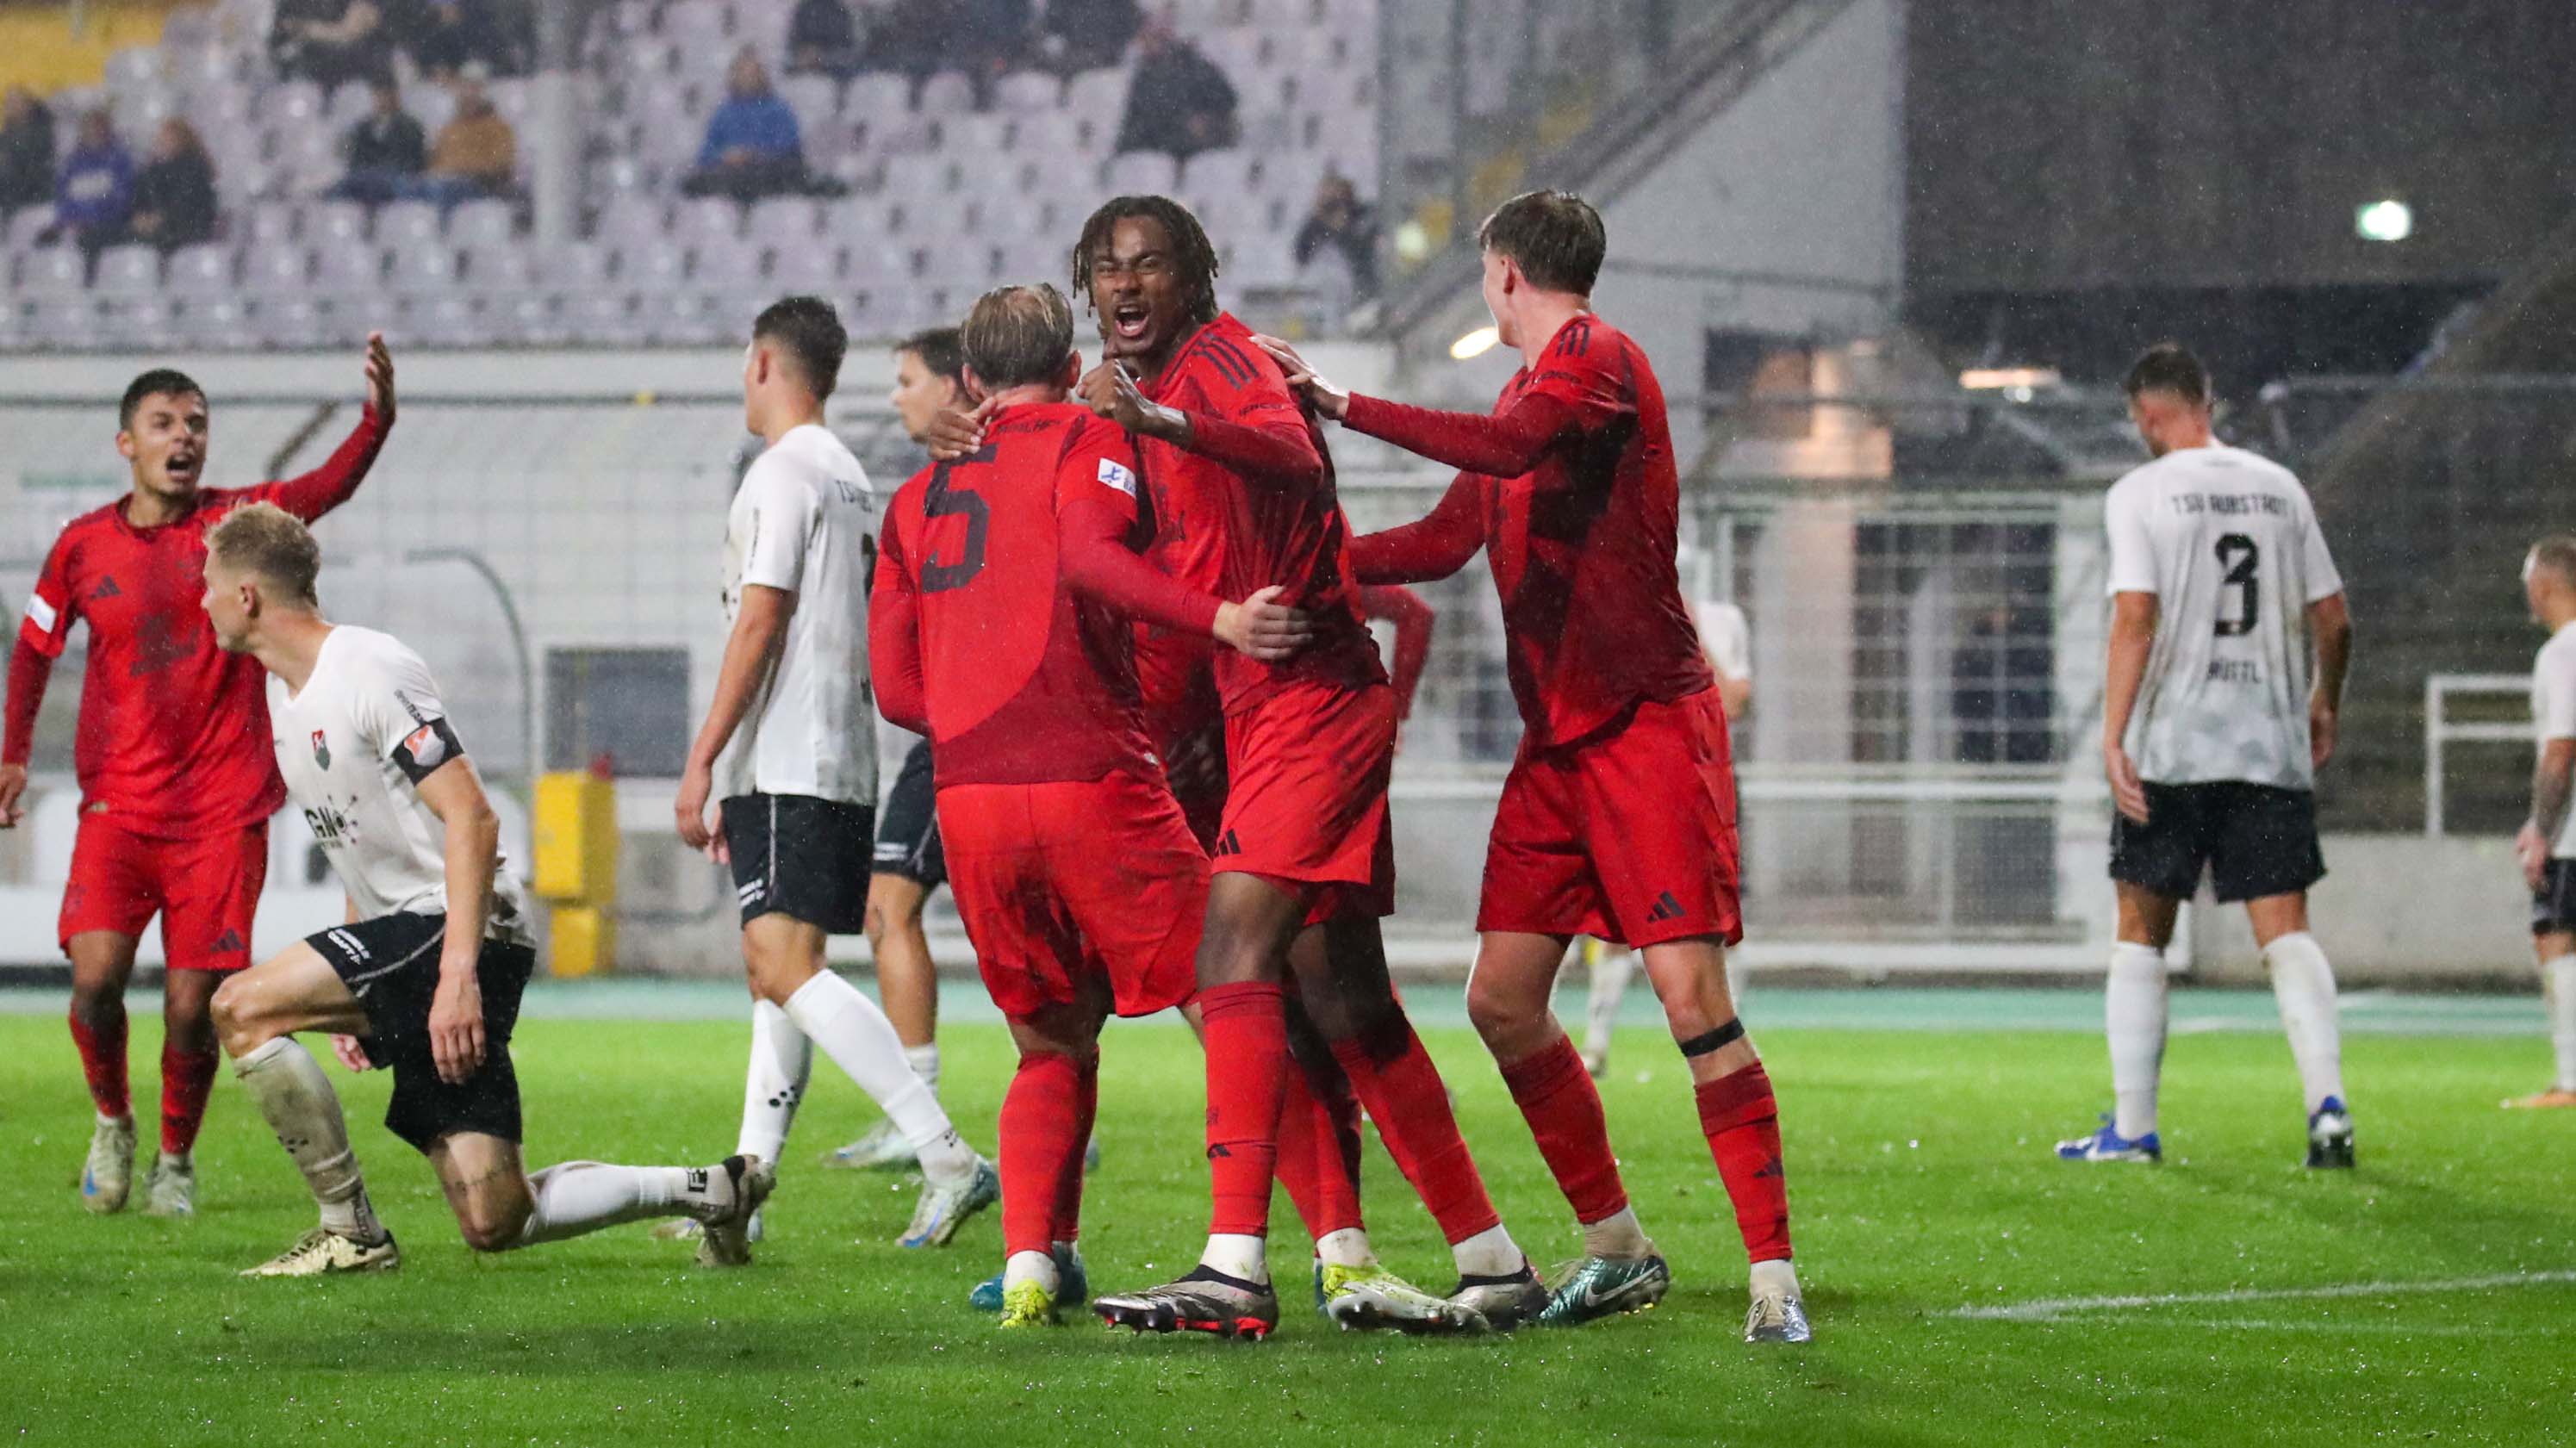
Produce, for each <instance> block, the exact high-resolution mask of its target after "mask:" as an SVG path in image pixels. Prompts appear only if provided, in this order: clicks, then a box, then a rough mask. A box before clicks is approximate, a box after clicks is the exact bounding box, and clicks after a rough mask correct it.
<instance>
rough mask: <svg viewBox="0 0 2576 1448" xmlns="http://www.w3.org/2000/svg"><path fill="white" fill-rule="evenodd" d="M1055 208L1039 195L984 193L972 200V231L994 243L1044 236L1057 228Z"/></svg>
mask: <svg viewBox="0 0 2576 1448" xmlns="http://www.w3.org/2000/svg"><path fill="white" fill-rule="evenodd" d="M1057 229H1058V227H1057V225H1056V218H1055V208H1054V206H1053V205H1052V204H1051V203H1050V202H1048V201H1047V199H1046V198H1045V197H1043V196H1037V195H1031V194H1029V193H1027V192H1022V193H1020V194H1018V195H1015V196H995V195H985V196H981V197H978V198H976V201H975V234H976V235H978V236H984V237H990V238H991V239H992V240H994V241H997V242H1006V243H1007V242H1014V241H1018V240H1020V239H1021V238H1023V237H1030V236H1045V235H1049V234H1050V233H1052V232H1053V231H1055V230H1057Z"/></svg>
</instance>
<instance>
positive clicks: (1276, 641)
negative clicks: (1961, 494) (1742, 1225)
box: [1216, 583, 1315, 663]
mask: <svg viewBox="0 0 2576 1448" xmlns="http://www.w3.org/2000/svg"><path fill="white" fill-rule="evenodd" d="M1286 591H1287V590H1286V589H1285V588H1284V587H1283V586H1282V585H1279V584H1276V583H1274V584H1272V585H1270V586H1269V587H1268V588H1265V589H1262V590H1261V591H1260V592H1258V593H1255V594H1254V595H1252V596H1251V597H1250V598H1247V599H1245V600H1244V601H1243V602H1241V603H1226V604H1219V605H1218V606H1217V611H1216V636H1217V638H1218V639H1219V640H1221V641H1222V642H1224V643H1225V644H1226V646H1227V647H1229V648H1232V649H1234V650H1235V651H1236V652H1238V653H1241V654H1244V655H1246V656H1248V657H1251V658H1256V659H1259V660H1261V661H1262V662H1264V663H1277V662H1279V661H1280V660H1281V659H1286V658H1292V657H1294V656H1295V655H1296V653H1297V651H1298V650H1300V649H1302V648H1304V647H1305V646H1306V645H1307V644H1308V643H1309V642H1311V641H1313V639H1314V637H1315V623H1314V620H1313V618H1311V617H1310V616H1308V615H1307V614H1305V613H1304V612H1302V611H1300V610H1298V609H1294V608H1291V607H1289V606H1288V605H1286V604H1284V603H1281V602H1279V595H1280V594H1282V593H1284V592H1286Z"/></svg>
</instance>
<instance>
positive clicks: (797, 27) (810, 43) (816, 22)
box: [787, 0, 859, 80]
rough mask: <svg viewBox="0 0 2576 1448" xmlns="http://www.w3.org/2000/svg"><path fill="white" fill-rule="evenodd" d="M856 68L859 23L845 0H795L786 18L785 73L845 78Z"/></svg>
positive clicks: (857, 64) (857, 65)
mask: <svg viewBox="0 0 2576 1448" xmlns="http://www.w3.org/2000/svg"><path fill="white" fill-rule="evenodd" d="M858 68H859V22H858V18H857V17H856V16H853V15H852V14H850V6H849V0H796V13H795V14H793V15H791V16H789V17H788V19H787V73H788V74H789V75H801V74H815V73H819V74H822V75H828V76H830V77H832V78H833V79H834V80H848V79H849V78H850V76H851V75H852V74H853V73H854V72H856V71H857V70H858Z"/></svg>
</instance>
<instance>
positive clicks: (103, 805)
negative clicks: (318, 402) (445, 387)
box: [0, 408, 385, 839]
mask: <svg viewBox="0 0 2576 1448" xmlns="http://www.w3.org/2000/svg"><path fill="white" fill-rule="evenodd" d="M384 438H385V427H384V424H383V423H382V422H381V421H379V420H378V418H377V416H376V413H375V409H373V408H369V409H367V411H366V413H365V415H364V416H363V417H361V418H360V419H359V421H358V426H357V429H356V431H354V432H352V433H350V434H349V437H348V440H347V441H345V442H343V443H341V444H340V446H339V449H338V450H337V451H335V452H333V453H332V454H331V457H330V459H329V460H328V461H326V462H325V463H323V465H322V466H321V467H319V468H317V469H315V470H314V471H312V472H310V473H306V474H305V475H303V476H302V477H299V478H295V479H292V480H290V481H287V482H281V483H262V484H260V485H259V486H257V487H251V488H203V489H200V490H199V491H198V493H197V496H196V501H195V504H194V506H193V507H192V508H191V509H190V510H189V512H188V514H187V516H185V517H183V518H179V519H177V520H175V521H172V522H168V523H162V524H157V525H155V526H153V527H150V528H138V527H136V526H135V525H134V524H132V523H130V522H128V521H126V517H125V500H124V499H121V498H120V499H118V500H117V501H116V502H113V503H110V504H108V505H107V506H106V507H104V508H100V509H97V510H96V511H94V512H89V513H84V514H82V515H81V516H80V517H78V518H75V519H73V520H72V521H71V524H70V526H68V527H66V528H64V529H63V532H62V536H61V537H59V538H57V539H55V540H54V547H53V551H52V552H50V553H48V554H46V555H45V566H44V571H43V572H42V573H41V574H39V575H38V576H37V579H36V588H35V592H34V593H33V594H32V595H30V596H29V598H28V600H27V615H26V618H25V619H24V620H23V621H22V622H21V623H20V624H19V626H18V644H17V649H16V651H15V653H14V654H13V656H12V657H11V659H10V667H9V707H8V720H7V730H6V739H5V741H0V759H5V760H6V761H8V762H9V763H13V764H24V763H25V762H26V761H27V758H28V755H29V753H30V752H31V751H32V749H33V746H34V742H35V719H36V707H37V705H38V703H39V702H40V701H41V700H42V699H43V696H44V688H45V680H46V678H47V676H48V675H49V674H50V672H51V670H52V668H53V661H54V660H55V659H57V658H59V657H61V656H62V652H63V646H64V645H65V644H66V643H68V642H69V641H70V638H71V630H72V624H73V622H74V621H76V620H86V621H87V622H88V624H89V667H88V670H87V672H86V673H85V674H84V675H83V676H82V679H81V702H80V733H79V736H78V739H77V740H76V742H75V743H74V745H73V751H72V762H73V768H74V771H75V772H76V773H77V774H78V775H79V778H80V787H81V811H82V813H83V814H89V813H93V812H98V813H105V814H107V815H108V816H110V817H111V818H113V819H114V820H115V821H116V823H117V825H118V826H119V827H120V828H122V829H125V830H127V831H130V832H132V833H135V834H140V835H149V836H155V837H159V838H165V839H192V838H196V837H199V836H203V835H209V834H213V833H216V832H219V831H223V830H232V829H240V828H242V827H243V826H245V825H248V824H251V823H253V822H254V821H258V820H264V819H266V818H268V817H269V816H270V815H272V814H275V813H276V812H277V809H278V807H279V806H280V805H283V804H284V803H285V802H286V785H285V783H284V781H282V780H280V779H279V778H278V774H277V760H276V757H275V756H276V751H275V749H274V748H273V745H272V741H271V740H270V738H269V729H268V680H267V676H266V675H265V674H264V673H263V672H262V671H261V669H260V666H259V661H258V660H257V659H254V658H252V657H251V656H249V655H248V654H228V653H225V652H224V651H223V650H222V649H220V648H218V647H216V645H215V631H214V626H213V625H212V624H211V623H209V622H208V621H207V619H206V610H205V606H204V599H205V595H206V583H205V576H204V570H205V566H206V530H207V529H209V528H211V527H213V526H214V525H215V524H216V523H217V522H218V521H220V520H221V519H222V518H223V516H224V515H225V514H227V513H229V512H231V511H232V510H233V509H235V508H238V507H240V506H242V505H243V504H245V503H275V504H276V505H278V506H279V507H281V508H284V509H285V510H286V511H288V512H290V513H293V514H294V515H295V516H297V517H299V518H301V519H303V520H304V521H306V522H308V523H309V522H312V521H313V520H315V519H317V518H319V517H321V516H322V515H323V514H325V513H327V512H329V511H331V510H332V509H333V508H336V507H338V506H339V505H340V504H341V503H343V502H345V501H347V500H348V498H349V495H350V494H351V493H353V492H355V491H356V490H357V487H358V483H359V481H360V480H361V479H363V478H364V477H365V476H366V474H367V468H368V466H369V465H370V464H372V463H373V462H374V461H375V458H376V453H377V451H378V450H379V449H380V448H382V447H383V446H384Z"/></svg>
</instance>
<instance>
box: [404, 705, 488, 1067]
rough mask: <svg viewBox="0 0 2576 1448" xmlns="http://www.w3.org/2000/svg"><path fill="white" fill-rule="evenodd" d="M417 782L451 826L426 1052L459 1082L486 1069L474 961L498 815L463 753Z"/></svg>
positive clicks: (444, 822) (478, 950)
mask: <svg viewBox="0 0 2576 1448" xmlns="http://www.w3.org/2000/svg"><path fill="white" fill-rule="evenodd" d="M442 722H443V721H442ZM429 727H430V726H423V730H422V732H423V733H427V732H428V730H429ZM414 737H415V738H417V737H418V736H417V735H415V736H414ZM406 768H408V767H406ZM412 787H413V788H414V789H416V790H418V791H419V792H420V801H421V803H423V804H425V805H428V806H429V812H430V813H431V814H434V815H436V816H438V822H439V823H440V824H441V825H442V826H444V827H445V829H446V839H445V842H444V846H443V848H442V850H441V854H442V855H443V856H444V858H445V860H446V864H447V937H446V939H445V940H444V941H442V942H440V945H439V952H438V988H437V990H436V991H435V992H434V993H433V994H432V995H431V996H430V999H429V1054H430V1059H431V1060H432V1062H434V1063H435V1064H436V1065H437V1067H438V1079H440V1080H442V1081H445V1082H446V1083H448V1084H449V1085H451V1086H454V1085H460V1084H462V1083H463V1082H464V1081H465V1080H466V1078H468V1077H470V1076H472V1075H473V1074H474V1073H475V1072H476V1071H479V1070H481V1069H482V1068H483V1054H484V1041H483V985H482V981H481V980H480V979H478V978H477V977H476V975H475V967H476V965H477V963H478V962H479V961H480V960H481V959H482V955H483V927H484V923H485V921H486V919H487V918H488V917H489V916H490V914H491V909H492V876H493V872H494V871H495V870H497V869H498V868H499V867H500V860H501V817H500V816H499V815H497V814H494V813H493V812H492V801H491V800H490V799H489V798H488V797H486V796H485V795H484V793H483V781H482V779H481V778H480V777H479V776H477V775H476V774H475V772H474V762H473V761H472V760H470V759H467V758H466V757H465V756H464V755H462V754H452V755H450V757H449V758H447V759H446V760H445V761H444V762H442V763H440V764H438V765H437V766H436V767H434V768H432V769H431V770H430V771H429V772H428V773H427V774H425V775H423V776H421V777H420V778H419V779H418V780H417V781H415V782H414V784H413V786H412Z"/></svg>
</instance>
